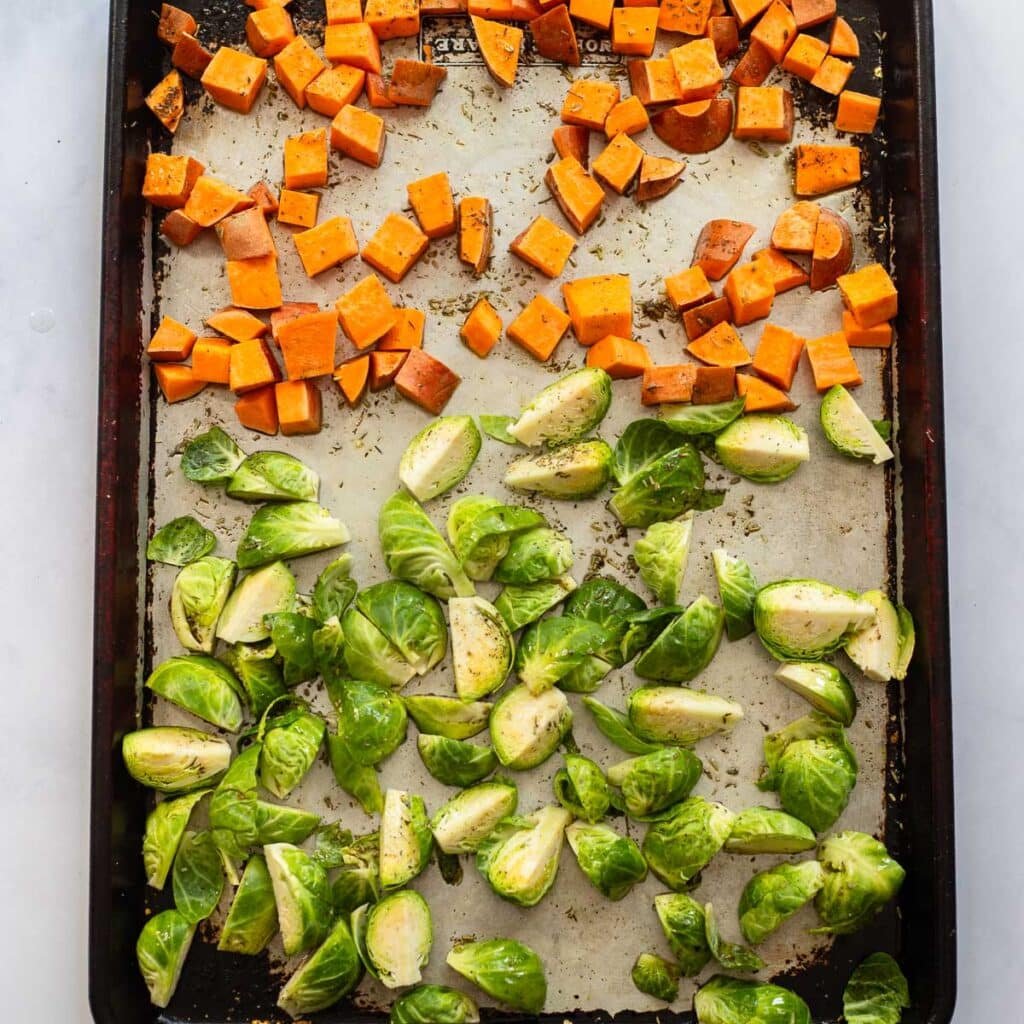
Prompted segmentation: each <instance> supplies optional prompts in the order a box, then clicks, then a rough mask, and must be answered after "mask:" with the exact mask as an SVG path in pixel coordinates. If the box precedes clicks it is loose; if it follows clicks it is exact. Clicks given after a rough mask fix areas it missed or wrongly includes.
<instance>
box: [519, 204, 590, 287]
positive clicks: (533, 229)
mask: <svg viewBox="0 0 1024 1024" xmlns="http://www.w3.org/2000/svg"><path fill="white" fill-rule="evenodd" d="M575 248H576V240H575V239H574V238H573V237H572V235H570V234H569V233H568V232H567V231H563V230H562V229H561V228H560V227H559V226H558V225H557V224H554V223H552V222H551V221H550V220H548V219H547V217H544V216H540V217H538V218H537V219H536V220H535V221H534V222H533V223H532V224H531V225H530V226H529V227H528V228H527V229H526V230H525V231H523V232H520V234H518V235H516V237H515V238H513V239H512V244H511V245H510V246H509V251H510V252H512V253H514V254H515V255H516V256H518V257H519V258H520V259H521V260H523V261H524V262H525V263H529V264H530V266H531V267H536V268H537V269H538V270H539V271H540V272H541V273H542V274H545V275H547V276H548V277H558V275H559V274H561V272H562V271H563V270H564V269H565V264H566V261H567V260H568V259H569V256H570V255H571V254H572V251H573V249H575Z"/></svg>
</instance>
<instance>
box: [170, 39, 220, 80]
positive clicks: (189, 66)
mask: <svg viewBox="0 0 1024 1024" xmlns="http://www.w3.org/2000/svg"><path fill="white" fill-rule="evenodd" d="M212 62H213V54H212V53H210V51H209V50H208V49H207V48H206V47H205V46H203V44H202V43H201V42H199V40H198V39H196V37H195V36H194V35H192V34H191V33H189V32H182V33H181V37H180V38H179V39H178V41H177V42H176V43H175V44H174V49H173V50H172V51H171V63H172V64H173V65H174V66H175V67H176V68H177V69H178V70H179V71H183V72H184V73H185V74H186V75H188V76H189V78H195V79H201V78H202V77H203V74H204V72H205V71H206V69H207V68H208V67H209V66H210V64H211V63H212Z"/></svg>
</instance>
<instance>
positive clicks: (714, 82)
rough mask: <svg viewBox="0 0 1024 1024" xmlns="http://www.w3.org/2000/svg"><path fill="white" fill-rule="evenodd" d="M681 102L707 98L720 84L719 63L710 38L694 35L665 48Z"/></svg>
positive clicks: (714, 92) (720, 70) (721, 75)
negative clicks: (695, 37) (693, 37)
mask: <svg viewBox="0 0 1024 1024" xmlns="http://www.w3.org/2000/svg"><path fill="white" fill-rule="evenodd" d="M668 55H669V59H670V60H671V61H672V70H673V71H674V72H675V74H676V81H677V82H678V83H679V91H680V92H681V93H682V102H683V103H693V102H694V101H696V100H709V99H711V98H712V97H714V96H716V95H718V93H719V92H720V91H721V88H722V79H723V77H724V74H723V72H722V65H721V64H719V63H718V54H717V53H716V52H715V44H714V43H713V42H712V41H711V40H710V39H694V40H691V41H690V42H689V43H684V44H683V45H682V46H677V47H675V48H674V49H672V50H669V52H668Z"/></svg>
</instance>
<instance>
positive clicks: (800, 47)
mask: <svg viewBox="0 0 1024 1024" xmlns="http://www.w3.org/2000/svg"><path fill="white" fill-rule="evenodd" d="M827 56H828V44H827V43H826V42H824V41H823V40H821V39H818V38H816V37H815V36H809V35H807V34H806V33H804V32H801V33H800V35H798V36H797V37H796V39H794V40H793V42H792V44H791V45H790V47H789V49H788V50H787V51H786V56H785V57H784V58H783V61H782V69H783V70H784V71H788V72H789V73H790V74H791V75H796V76H797V77H798V78H805V79H807V81H808V82H809V81H810V80H811V79H812V78H813V77H814V76H815V75H816V74H817V72H818V68H820V67H821V64H822V61H824V60H825V58H826V57H827Z"/></svg>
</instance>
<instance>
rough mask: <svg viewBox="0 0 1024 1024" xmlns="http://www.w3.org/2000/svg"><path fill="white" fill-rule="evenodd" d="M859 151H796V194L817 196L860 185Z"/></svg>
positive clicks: (826, 148)
mask: <svg viewBox="0 0 1024 1024" xmlns="http://www.w3.org/2000/svg"><path fill="white" fill-rule="evenodd" d="M860 175H861V168H860V150H859V149H857V147H856V146H819V145H810V144H807V143H805V144H804V145H802V146H797V147H796V183H795V184H796V194H797V195H798V196H821V195H825V194H827V193H829V192H835V191H837V190H839V189H843V188H852V187H853V186H854V185H859V184H860Z"/></svg>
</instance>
